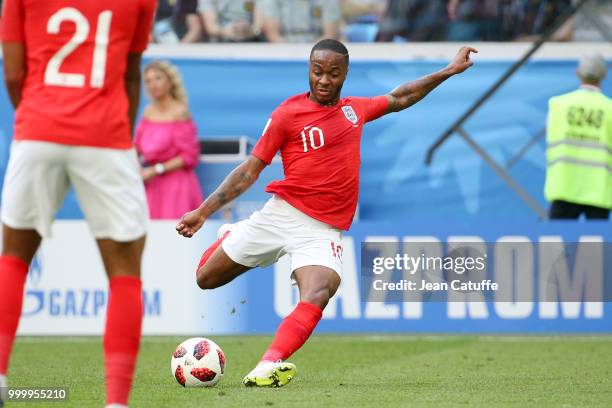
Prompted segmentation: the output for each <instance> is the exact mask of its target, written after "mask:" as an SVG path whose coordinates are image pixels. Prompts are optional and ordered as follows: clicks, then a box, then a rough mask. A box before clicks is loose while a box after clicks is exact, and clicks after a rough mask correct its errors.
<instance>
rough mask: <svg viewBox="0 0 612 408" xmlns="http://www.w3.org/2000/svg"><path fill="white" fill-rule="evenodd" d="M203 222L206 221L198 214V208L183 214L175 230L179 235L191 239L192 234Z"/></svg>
mask: <svg viewBox="0 0 612 408" xmlns="http://www.w3.org/2000/svg"><path fill="white" fill-rule="evenodd" d="M204 221H206V218H205V217H204V216H202V214H200V210H199V208H198V209H195V210H193V211H189V212H188V213H185V215H183V218H181V221H179V223H178V224H177V225H176V230H177V231H178V233H179V234H180V235H182V236H184V237H187V238H191V237H193V234H195V233H196V232H198V230H199V229H200V228H202V225H204Z"/></svg>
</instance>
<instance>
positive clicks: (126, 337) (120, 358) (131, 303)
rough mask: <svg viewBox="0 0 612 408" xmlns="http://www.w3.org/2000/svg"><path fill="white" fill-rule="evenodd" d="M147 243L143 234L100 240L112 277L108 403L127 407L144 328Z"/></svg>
mask: <svg viewBox="0 0 612 408" xmlns="http://www.w3.org/2000/svg"><path fill="white" fill-rule="evenodd" d="M144 243H145V238H144V237H142V238H140V239H138V240H136V241H130V242H117V241H112V240H110V239H99V240H98V247H99V248H100V253H101V255H102V261H103V262H104V268H105V269H106V273H107V275H108V279H109V299H108V308H107V315H106V327H105V330H104V359H105V361H104V362H105V368H106V403H107V404H108V405H107V406H112V407H126V406H127V403H128V399H129V394H130V390H131V387H132V378H133V376H134V369H135V367H136V359H137V356H138V350H139V348H140V335H141V329H142V313H143V304H142V283H141V281H140V265H141V259H142V252H143V249H144Z"/></svg>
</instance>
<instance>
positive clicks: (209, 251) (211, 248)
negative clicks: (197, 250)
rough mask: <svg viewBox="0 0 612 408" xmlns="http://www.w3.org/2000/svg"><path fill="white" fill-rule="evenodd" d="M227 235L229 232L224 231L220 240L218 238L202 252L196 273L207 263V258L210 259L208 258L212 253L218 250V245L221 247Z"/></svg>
mask: <svg viewBox="0 0 612 408" xmlns="http://www.w3.org/2000/svg"><path fill="white" fill-rule="evenodd" d="M229 233H230V232H229V231H225V234H223V236H222V237H221V238H219V239H217V240H216V241H215V242H213V244H212V245H211V246H209V247H208V249H207V250H206V251H204V253H203V254H202V258H200V263H199V264H198V269H197V270H196V273H197V271H199V270H200V269H202V267H203V266H204V264H205V263H206V261H208V258H210V256H211V255H212V254H213V252H215V249H217V248H219V245H221V243H222V242H223V240H224V239H225V238H227V236H228V235H229Z"/></svg>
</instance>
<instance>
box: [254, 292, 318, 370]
mask: <svg viewBox="0 0 612 408" xmlns="http://www.w3.org/2000/svg"><path fill="white" fill-rule="evenodd" d="M322 315H323V311H322V310H321V308H320V307H319V306H316V305H313V304H312V303H306V302H300V303H298V305H297V306H296V307H295V309H294V310H293V312H291V314H290V315H289V316H287V317H285V320H283V321H282V323H281V324H280V326H278V330H277V331H276V335H275V336H274V341H272V344H270V347H268V350H267V351H266V352H265V353H264V355H263V357H262V358H261V361H278V360H286V359H287V358H289V357H290V356H291V355H292V354H293V353H295V352H296V351H297V350H298V349H299V348H300V347H302V345H303V344H304V343H305V342H306V340H308V337H310V334H311V333H312V331H313V330H314V328H315V326H316V325H317V323H319V320H321V316H322Z"/></svg>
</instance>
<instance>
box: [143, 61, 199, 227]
mask: <svg viewBox="0 0 612 408" xmlns="http://www.w3.org/2000/svg"><path fill="white" fill-rule="evenodd" d="M144 85H145V90H146V92H147V95H148V96H149V99H150V103H149V105H147V106H146V107H145V109H144V112H143V115H142V119H141V120H140V122H139V123H138V126H137V127H136V134H135V137H134V145H135V147H136V150H137V151H138V154H139V155H140V158H141V162H142V164H143V168H142V178H143V180H144V182H145V188H146V192H147V199H148V201H149V211H150V214H151V218H152V219H176V218H180V217H181V216H182V215H183V214H184V213H185V212H187V211H189V210H190V209H192V208H194V207H197V206H198V205H200V203H201V202H202V199H203V197H202V190H201V188H200V183H199V181H198V177H197V176H196V173H195V168H196V166H197V165H198V160H199V157H200V146H199V143H198V139H197V129H196V126H195V124H194V123H193V121H192V120H191V115H190V114H189V108H188V106H187V94H186V93H185V88H183V84H182V82H181V77H180V74H179V73H178V70H177V69H176V68H175V67H174V66H173V65H171V64H170V63H168V62H165V61H153V62H151V63H150V64H148V65H147V66H146V67H145V70H144Z"/></svg>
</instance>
